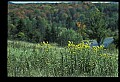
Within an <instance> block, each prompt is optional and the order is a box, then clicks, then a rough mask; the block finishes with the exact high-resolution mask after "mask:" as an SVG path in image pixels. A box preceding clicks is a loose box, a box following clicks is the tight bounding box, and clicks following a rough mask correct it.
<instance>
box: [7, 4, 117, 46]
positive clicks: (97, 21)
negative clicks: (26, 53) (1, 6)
mask: <svg viewBox="0 0 120 82" xmlns="http://www.w3.org/2000/svg"><path fill="white" fill-rule="evenodd" d="M105 37H114V39H115V44H117V43H118V4H112V3H104V4H103V3H96V4H93V3H84V2H81V3H72V4H71V3H69V4H65V3H59V4H58V3H54V4H45V3H41V4H8V39H9V40H22V41H27V42H32V43H40V42H42V41H48V42H49V43H57V44H59V45H60V46H65V45H67V43H68V41H74V42H75V43H76V44H77V43H79V42H80V41H81V40H89V39H96V40H97V42H98V43H99V44H100V43H101V42H102V41H103V39H104V38H105Z"/></svg>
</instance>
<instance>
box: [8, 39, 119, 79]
mask: <svg viewBox="0 0 120 82" xmlns="http://www.w3.org/2000/svg"><path fill="white" fill-rule="evenodd" d="M7 72H8V77H118V50H116V49H115V50H114V51H112V52H110V51H109V50H108V49H104V48H103V46H100V47H90V46H89V44H84V43H80V44H77V45H75V44H74V43H72V42H70V41H69V42H68V46H66V47H58V46H54V45H51V44H49V43H45V42H43V43H39V44H33V43H27V42H22V41H10V40H8V48H7Z"/></svg>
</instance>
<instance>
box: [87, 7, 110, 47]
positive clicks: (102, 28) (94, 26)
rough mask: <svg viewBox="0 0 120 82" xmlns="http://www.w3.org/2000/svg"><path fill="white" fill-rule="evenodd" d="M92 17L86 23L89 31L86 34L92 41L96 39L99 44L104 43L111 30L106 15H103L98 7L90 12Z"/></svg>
mask: <svg viewBox="0 0 120 82" xmlns="http://www.w3.org/2000/svg"><path fill="white" fill-rule="evenodd" d="M89 14H90V17H89V18H88V19H87V21H86V25H87V27H88V30H86V34H88V37H89V38H90V39H96V40H97V42H98V44H99V45H100V43H102V42H103V40H104V38H105V37H106V36H109V33H110V31H111V30H109V29H108V28H107V24H106V19H105V15H104V14H103V13H101V12H100V11H99V10H98V9H97V8H96V7H94V8H93V9H92V11H90V13H89Z"/></svg>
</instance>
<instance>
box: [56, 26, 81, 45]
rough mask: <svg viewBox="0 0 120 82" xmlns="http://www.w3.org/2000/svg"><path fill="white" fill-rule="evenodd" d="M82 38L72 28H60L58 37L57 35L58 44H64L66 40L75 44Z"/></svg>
mask: <svg viewBox="0 0 120 82" xmlns="http://www.w3.org/2000/svg"><path fill="white" fill-rule="evenodd" d="M81 40H82V37H81V36H79V34H77V33H76V32H75V31H74V30H72V29H66V28H64V30H62V32H60V34H59V37H58V44H59V45H60V46H66V45H67V43H68V41H74V43H75V44H77V43H80V41H81Z"/></svg>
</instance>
